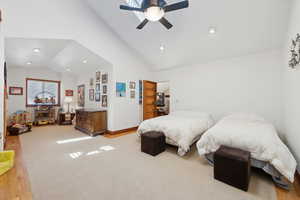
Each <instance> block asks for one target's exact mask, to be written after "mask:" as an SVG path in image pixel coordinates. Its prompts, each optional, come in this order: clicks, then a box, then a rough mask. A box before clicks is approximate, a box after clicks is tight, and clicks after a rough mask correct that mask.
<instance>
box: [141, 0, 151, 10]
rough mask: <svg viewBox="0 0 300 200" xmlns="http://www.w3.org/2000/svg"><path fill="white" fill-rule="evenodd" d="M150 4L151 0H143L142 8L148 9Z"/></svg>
mask: <svg viewBox="0 0 300 200" xmlns="http://www.w3.org/2000/svg"><path fill="white" fill-rule="evenodd" d="M149 6H150V0H143V1H142V9H147V8H149Z"/></svg>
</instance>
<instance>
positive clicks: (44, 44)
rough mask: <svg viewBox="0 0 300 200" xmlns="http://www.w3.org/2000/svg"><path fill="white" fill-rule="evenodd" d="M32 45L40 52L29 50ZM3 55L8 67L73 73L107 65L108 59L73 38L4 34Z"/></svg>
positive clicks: (31, 48)
mask: <svg viewBox="0 0 300 200" xmlns="http://www.w3.org/2000/svg"><path fill="white" fill-rule="evenodd" d="M35 48H38V49H40V52H39V53H35V52H33V49H35ZM5 57H6V58H5V59H6V62H7V66H8V67H25V68H28V69H32V68H48V69H51V70H54V71H57V72H62V73H70V74H73V75H80V74H82V72H83V71H94V70H97V69H99V68H102V69H105V68H109V67H111V64H110V63H108V62H106V61H105V60H104V59H102V58H101V57H99V56H97V55H96V54H94V53H93V52H91V51H90V50H89V49H87V48H85V47H83V46H82V45H80V44H79V43H77V42H76V41H73V40H57V39H25V38H7V39H6V40H5ZM83 60H87V63H86V64H84V63H83ZM27 62H32V64H31V65H28V64H27ZM67 69H70V71H67Z"/></svg>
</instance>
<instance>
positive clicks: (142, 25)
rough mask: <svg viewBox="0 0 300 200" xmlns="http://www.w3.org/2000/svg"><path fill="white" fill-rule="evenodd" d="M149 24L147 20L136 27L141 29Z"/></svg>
mask: <svg viewBox="0 0 300 200" xmlns="http://www.w3.org/2000/svg"><path fill="white" fill-rule="evenodd" d="M148 22H149V20H148V19H145V20H144V21H143V22H142V23H140V25H138V27H136V28H137V29H142V28H144V26H145V25H146V24H147V23H148Z"/></svg>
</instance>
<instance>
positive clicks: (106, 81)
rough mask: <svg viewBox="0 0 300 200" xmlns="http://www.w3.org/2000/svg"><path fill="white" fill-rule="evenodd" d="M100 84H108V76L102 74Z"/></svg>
mask: <svg viewBox="0 0 300 200" xmlns="http://www.w3.org/2000/svg"><path fill="white" fill-rule="evenodd" d="M102 83H103V84H106V83H108V74H102Z"/></svg>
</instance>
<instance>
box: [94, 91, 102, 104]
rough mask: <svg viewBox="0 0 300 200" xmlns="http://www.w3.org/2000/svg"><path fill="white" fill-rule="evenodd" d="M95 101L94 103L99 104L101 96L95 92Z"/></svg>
mask: <svg viewBox="0 0 300 200" xmlns="http://www.w3.org/2000/svg"><path fill="white" fill-rule="evenodd" d="M95 101H96V102H100V101H101V94H100V92H96V94H95Z"/></svg>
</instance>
